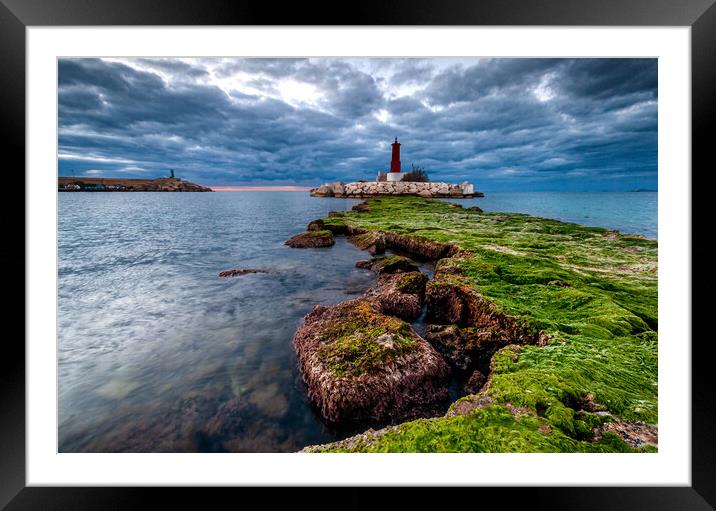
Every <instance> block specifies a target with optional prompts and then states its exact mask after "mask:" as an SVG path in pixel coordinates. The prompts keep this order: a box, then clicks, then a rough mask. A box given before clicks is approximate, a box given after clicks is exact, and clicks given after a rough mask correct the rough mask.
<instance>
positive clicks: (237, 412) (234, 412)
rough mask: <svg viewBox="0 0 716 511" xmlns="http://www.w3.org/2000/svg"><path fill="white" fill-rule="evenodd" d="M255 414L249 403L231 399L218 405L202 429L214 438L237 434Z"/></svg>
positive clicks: (249, 422)
mask: <svg viewBox="0 0 716 511" xmlns="http://www.w3.org/2000/svg"><path fill="white" fill-rule="evenodd" d="M255 414H256V410H255V409H254V408H253V407H252V406H251V405H249V403H247V402H245V401H241V400H239V399H232V400H230V401H227V402H226V403H224V404H222V405H221V406H220V407H219V409H218V410H217V412H216V414H215V415H214V416H213V417H212V418H211V419H209V421H207V423H206V425H205V426H204V429H203V431H204V433H205V434H206V435H207V436H209V437H211V438H212V439H214V440H220V439H224V438H230V437H232V436H238V435H240V434H241V433H242V432H243V430H244V429H245V428H246V427H247V426H248V425H249V424H251V422H252V420H253V418H254V417H253V416H254V415H255Z"/></svg>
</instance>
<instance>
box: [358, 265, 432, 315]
mask: <svg viewBox="0 0 716 511" xmlns="http://www.w3.org/2000/svg"><path fill="white" fill-rule="evenodd" d="M427 281H428V278H427V277H426V276H425V275H423V274H422V273H420V272H419V271H417V272H408V273H393V274H384V275H381V276H380V277H379V278H378V285H377V286H376V287H374V288H372V289H370V290H368V292H367V293H366V297H367V298H368V299H369V300H370V301H371V302H372V303H374V304H375V305H376V307H377V309H378V310H379V311H380V312H382V313H383V314H389V315H391V316H397V317H399V318H401V319H404V320H406V321H415V320H416V319H417V318H418V317H419V316H420V314H421V313H422V304H423V293H424V290H425V283H426V282H427Z"/></svg>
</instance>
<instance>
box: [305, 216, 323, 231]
mask: <svg viewBox="0 0 716 511" xmlns="http://www.w3.org/2000/svg"><path fill="white" fill-rule="evenodd" d="M306 230H307V231H323V230H325V225H324V223H323V220H321V219H320V218H319V219H318V220H314V221H313V222H311V223H310V224H308V226H307V227H306Z"/></svg>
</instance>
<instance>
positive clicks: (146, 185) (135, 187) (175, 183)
mask: <svg viewBox="0 0 716 511" xmlns="http://www.w3.org/2000/svg"><path fill="white" fill-rule="evenodd" d="M57 190H58V191H60V192H211V191H213V190H212V189H211V188H209V187H206V186H201V185H197V184H194V183H190V182H189V181H184V180H182V179H179V178H175V177H160V178H157V179H125V178H119V177H58V178H57Z"/></svg>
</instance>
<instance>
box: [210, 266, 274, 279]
mask: <svg viewBox="0 0 716 511" xmlns="http://www.w3.org/2000/svg"><path fill="white" fill-rule="evenodd" d="M249 273H269V271H268V270H260V269H257V268H235V269H233V270H224V271H222V272H219V277H238V276H240V275H248V274H249Z"/></svg>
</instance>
